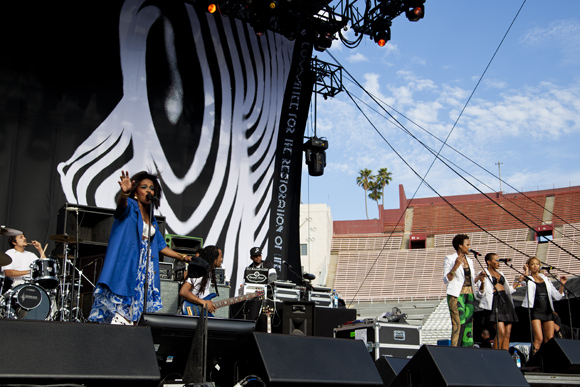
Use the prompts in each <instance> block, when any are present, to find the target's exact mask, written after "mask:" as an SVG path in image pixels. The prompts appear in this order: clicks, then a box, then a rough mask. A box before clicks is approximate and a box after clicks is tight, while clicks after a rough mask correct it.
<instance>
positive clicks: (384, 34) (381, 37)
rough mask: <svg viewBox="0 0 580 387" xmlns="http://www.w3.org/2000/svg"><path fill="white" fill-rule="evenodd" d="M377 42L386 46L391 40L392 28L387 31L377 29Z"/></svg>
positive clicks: (381, 45)
mask: <svg viewBox="0 0 580 387" xmlns="http://www.w3.org/2000/svg"><path fill="white" fill-rule="evenodd" d="M374 39H375V43H376V44H378V45H379V47H384V46H385V44H387V42H388V41H389V40H391V30H390V29H387V30H385V31H377V32H376V33H375V36H374Z"/></svg>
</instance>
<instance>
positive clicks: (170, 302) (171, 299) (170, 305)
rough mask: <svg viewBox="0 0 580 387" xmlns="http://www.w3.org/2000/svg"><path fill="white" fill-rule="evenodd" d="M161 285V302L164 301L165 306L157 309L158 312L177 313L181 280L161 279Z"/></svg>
mask: <svg viewBox="0 0 580 387" xmlns="http://www.w3.org/2000/svg"><path fill="white" fill-rule="evenodd" d="M159 285H161V289H159V291H160V292H161V302H162V303H163V308H161V309H160V310H158V311H157V313H166V314H177V309H178V308H179V282H177V281H170V280H161V281H160V283H159Z"/></svg>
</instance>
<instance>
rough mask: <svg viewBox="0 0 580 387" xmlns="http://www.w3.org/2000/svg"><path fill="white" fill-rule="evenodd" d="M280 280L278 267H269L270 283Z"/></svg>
mask: <svg viewBox="0 0 580 387" xmlns="http://www.w3.org/2000/svg"><path fill="white" fill-rule="evenodd" d="M277 280H278V273H277V272H276V269H273V268H272V269H269V270H268V283H272V282H276V281H277Z"/></svg>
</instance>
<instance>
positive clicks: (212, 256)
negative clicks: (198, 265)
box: [197, 246, 221, 296]
mask: <svg viewBox="0 0 580 387" xmlns="http://www.w3.org/2000/svg"><path fill="white" fill-rule="evenodd" d="M220 251H221V249H220V248H219V247H217V246H205V247H204V248H203V249H202V250H201V252H200V253H199V257H200V258H201V259H203V260H204V261H206V262H207V263H209V266H210V268H211V269H210V271H209V272H208V273H207V274H206V275H204V276H203V278H202V279H201V283H200V284H199V289H198V291H197V294H198V295H199V294H201V292H202V291H203V289H205V287H206V286H207V281H209V278H210V276H211V281H212V282H213V284H214V286H215V291H216V294H217V295H218V296H219V291H218V289H217V281H216V278H215V270H214V269H215V263H216V261H217V259H218V258H219V256H220Z"/></svg>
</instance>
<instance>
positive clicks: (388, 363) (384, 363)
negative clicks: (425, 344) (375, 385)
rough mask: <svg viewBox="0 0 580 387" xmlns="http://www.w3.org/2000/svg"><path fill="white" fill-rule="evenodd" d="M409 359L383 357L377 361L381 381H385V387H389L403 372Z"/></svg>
mask: <svg viewBox="0 0 580 387" xmlns="http://www.w3.org/2000/svg"><path fill="white" fill-rule="evenodd" d="M408 362H409V359H407V358H400V357H389V356H384V355H383V356H381V357H379V358H378V359H377V360H376V361H375V366H376V367H377V371H379V375H381V379H383V387H387V386H388V385H389V384H391V382H392V381H393V380H395V377H397V375H398V374H399V373H400V372H401V370H402V369H403V368H404V367H405V366H406V365H407V363H408Z"/></svg>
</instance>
